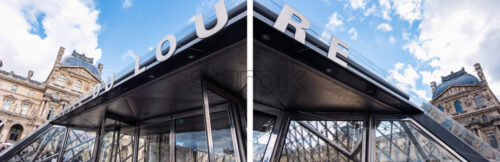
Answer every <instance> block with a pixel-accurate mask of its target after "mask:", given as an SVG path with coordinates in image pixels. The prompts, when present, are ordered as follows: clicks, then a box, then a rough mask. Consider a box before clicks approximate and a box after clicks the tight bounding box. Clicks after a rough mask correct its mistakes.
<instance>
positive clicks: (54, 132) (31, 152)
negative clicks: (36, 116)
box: [9, 126, 66, 161]
mask: <svg viewBox="0 0 500 162" xmlns="http://www.w3.org/2000/svg"><path fill="white" fill-rule="evenodd" d="M64 133H66V128H65V127H60V126H53V127H51V128H50V129H49V130H47V131H46V132H45V133H44V134H42V135H40V136H39V137H38V139H36V140H34V142H33V143H31V144H30V145H28V146H27V147H25V148H24V149H23V150H22V151H20V152H19V153H17V154H16V155H15V156H14V157H12V158H11V159H10V160H9V161H53V160H57V155H58V154H59V150H60V149H61V147H62V142H63V138H64Z"/></svg>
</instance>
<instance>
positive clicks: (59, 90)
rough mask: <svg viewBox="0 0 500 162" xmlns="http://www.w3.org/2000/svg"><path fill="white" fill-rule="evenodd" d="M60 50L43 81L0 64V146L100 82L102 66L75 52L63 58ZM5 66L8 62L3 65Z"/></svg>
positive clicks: (16, 138)
mask: <svg viewBox="0 0 500 162" xmlns="http://www.w3.org/2000/svg"><path fill="white" fill-rule="evenodd" d="M64 50H65V49H64V47H60V49H59V52H58V53H57V58H56V61H55V63H54V66H53V68H52V71H51V72H50V74H49V75H48V77H47V79H46V80H45V81H43V82H40V81H36V80H33V79H32V76H33V75H34V71H32V70H30V71H29V72H28V74H27V75H26V77H24V76H21V75H18V74H15V73H14V72H13V71H11V72H6V71H4V70H1V65H2V62H1V61H0V143H1V144H2V145H5V144H6V143H14V142H16V141H19V140H20V139H21V138H23V137H26V136H28V135H29V134H30V133H31V132H32V131H34V130H35V129H37V128H38V127H39V126H41V125H43V124H44V123H45V122H47V121H49V120H51V119H52V118H54V117H55V116H56V114H58V113H59V112H60V111H61V110H62V109H63V107H64V106H65V105H68V104H69V103H70V102H71V101H72V100H76V99H78V98H79V97H80V96H82V95H84V94H86V93H89V92H90V91H91V90H92V87H93V86H95V85H96V84H98V83H101V73H102V68H103V65H102V64H99V65H98V67H96V66H94V65H93V58H89V57H86V56H85V54H79V53H77V52H76V51H73V53H72V54H71V55H69V56H66V57H64V58H63V54H64ZM3 63H4V64H7V63H8V62H3Z"/></svg>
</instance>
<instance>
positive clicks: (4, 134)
mask: <svg viewBox="0 0 500 162" xmlns="http://www.w3.org/2000/svg"><path fill="white" fill-rule="evenodd" d="M11 126H12V121H11V120H7V122H5V124H4V125H3V131H2V138H1V139H0V141H1V142H3V143H5V142H7V139H9V137H7V136H8V135H9V131H10V127H11Z"/></svg>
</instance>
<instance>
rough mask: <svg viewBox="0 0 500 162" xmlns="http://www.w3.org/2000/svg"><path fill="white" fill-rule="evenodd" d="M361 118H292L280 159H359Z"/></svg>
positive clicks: (361, 131) (361, 130)
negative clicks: (313, 119) (325, 119)
mask: <svg viewBox="0 0 500 162" xmlns="http://www.w3.org/2000/svg"><path fill="white" fill-rule="evenodd" d="M363 129H364V128H363V122H362V121H291V123H290V126H289V129H288V132H287V135H286V139H285V145H284V146H283V149H282V152H281V157H280V161H360V159H361V154H360V152H361V147H362V136H363Z"/></svg>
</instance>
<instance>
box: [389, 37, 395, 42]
mask: <svg viewBox="0 0 500 162" xmlns="http://www.w3.org/2000/svg"><path fill="white" fill-rule="evenodd" d="M389 42H391V44H394V43H396V39H395V38H394V37H393V36H390V37H389Z"/></svg>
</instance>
